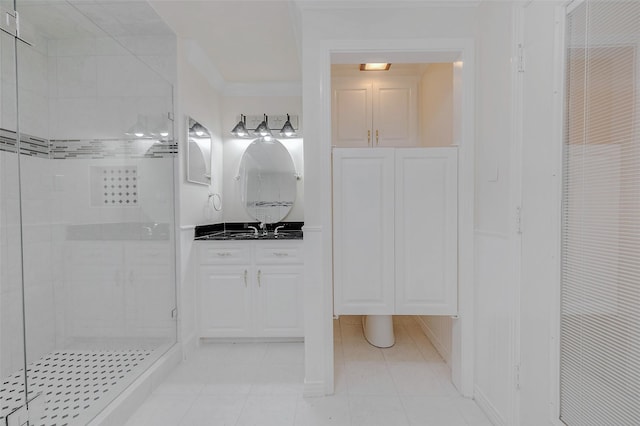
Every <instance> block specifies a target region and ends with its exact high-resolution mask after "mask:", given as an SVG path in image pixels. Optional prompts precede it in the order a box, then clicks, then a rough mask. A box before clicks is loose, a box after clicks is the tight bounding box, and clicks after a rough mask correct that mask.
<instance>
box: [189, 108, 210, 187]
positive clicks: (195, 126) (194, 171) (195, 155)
mask: <svg viewBox="0 0 640 426" xmlns="http://www.w3.org/2000/svg"><path fill="white" fill-rule="evenodd" d="M187 129H188V130H187V132H188V134H187V140H188V141H189V149H188V150H187V181H189V182H192V183H199V184H201V185H209V184H210V183H211V133H210V132H209V130H208V129H207V128H206V127H204V126H203V125H202V124H200V123H198V122H197V121H196V120H194V119H193V118H191V117H187Z"/></svg>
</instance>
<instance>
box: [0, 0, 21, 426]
mask: <svg viewBox="0 0 640 426" xmlns="http://www.w3.org/2000/svg"><path fill="white" fill-rule="evenodd" d="M0 14H1V16H0V70H1V71H0V424H3V425H4V424H5V422H7V421H8V420H7V418H8V417H9V416H11V418H13V419H15V418H16V416H17V415H19V414H20V413H18V412H16V410H18V409H19V408H20V407H22V406H24V405H25V404H26V383H25V345H24V323H23V318H24V316H23V294H22V289H23V287H22V268H21V265H22V235H21V224H20V198H19V197H20V192H19V189H20V188H19V185H20V184H19V164H18V154H17V149H18V147H17V145H18V143H17V140H18V115H17V97H16V87H17V78H16V43H17V40H16V38H15V33H14V30H15V28H14V27H13V26H12V25H11V24H12V21H11V19H9V21H7V14H10V15H14V14H15V10H14V2H13V1H7V0H0Z"/></svg>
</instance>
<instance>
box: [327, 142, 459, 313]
mask: <svg viewBox="0 0 640 426" xmlns="http://www.w3.org/2000/svg"><path fill="white" fill-rule="evenodd" d="M457 198H458V184H457V149H456V148H399V149H393V148H374V149H368V150H363V149H350V148H344V149H340V148H336V149H334V151H333V205H334V209H333V211H334V215H333V223H334V230H333V231H334V239H333V241H334V311H335V313H336V314H340V315H345V314H365V315H375V314H380V315H384V314H387V315H388V314H400V315H452V314H456V313H457V282H458V279H457V267H458V266H457V250H458V249H457V239H458V236H457V222H458V211H457Z"/></svg>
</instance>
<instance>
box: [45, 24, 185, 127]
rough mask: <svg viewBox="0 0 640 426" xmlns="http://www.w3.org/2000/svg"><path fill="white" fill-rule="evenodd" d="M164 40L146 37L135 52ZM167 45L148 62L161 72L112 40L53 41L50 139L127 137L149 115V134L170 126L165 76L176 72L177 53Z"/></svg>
mask: <svg viewBox="0 0 640 426" xmlns="http://www.w3.org/2000/svg"><path fill="white" fill-rule="evenodd" d="M163 40H164V38H162V37H160V38H159V39H156V38H147V39H146V40H145V41H144V42H140V46H137V48H138V50H140V49H143V48H144V46H147V47H149V46H152V45H154V44H155V45H161V44H162V41H163ZM128 42H129V43H130V44H133V43H134V42H133V38H131V39H128ZM173 45H174V46H175V42H174V43H173ZM168 46H169V47H168V48H166V50H165V51H164V52H165V55H163V56H160V55H150V57H149V58H148V59H149V62H151V63H153V67H154V68H155V69H158V70H161V71H162V72H161V73H158V72H156V71H153V70H151V69H150V68H149V67H148V66H147V65H146V64H145V63H144V62H141V61H140V60H138V59H137V58H135V57H133V56H132V55H131V53H130V52H129V51H128V50H126V49H125V48H124V47H122V46H121V45H119V44H118V43H117V42H116V41H114V40H113V39H110V38H97V39H86V40H78V39H75V40H74V39H71V40H51V41H50V42H49V84H50V87H49V95H50V98H49V109H50V111H51V114H50V117H49V126H50V135H49V137H50V139H113V138H123V137H125V133H126V132H127V131H128V130H129V129H130V128H131V127H132V126H134V125H135V124H136V122H137V121H138V116H139V115H143V116H145V117H147V125H148V127H149V129H150V130H152V129H153V128H154V127H157V126H160V124H161V123H162V124H168V123H167V120H166V118H167V113H168V112H170V111H172V105H171V102H172V101H171V99H172V82H170V81H167V80H166V79H165V78H163V76H169V77H171V76H172V75H173V74H174V70H175V50H172V49H171V48H170V47H171V44H169V45H168ZM157 50H158V49H157V48H156V49H154V50H153V51H154V52H155V53H159V52H157ZM172 65H173V66H172Z"/></svg>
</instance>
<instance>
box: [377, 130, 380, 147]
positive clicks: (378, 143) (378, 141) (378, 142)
mask: <svg viewBox="0 0 640 426" xmlns="http://www.w3.org/2000/svg"><path fill="white" fill-rule="evenodd" d="M376 145H380V140H379V139H378V130H376Z"/></svg>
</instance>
